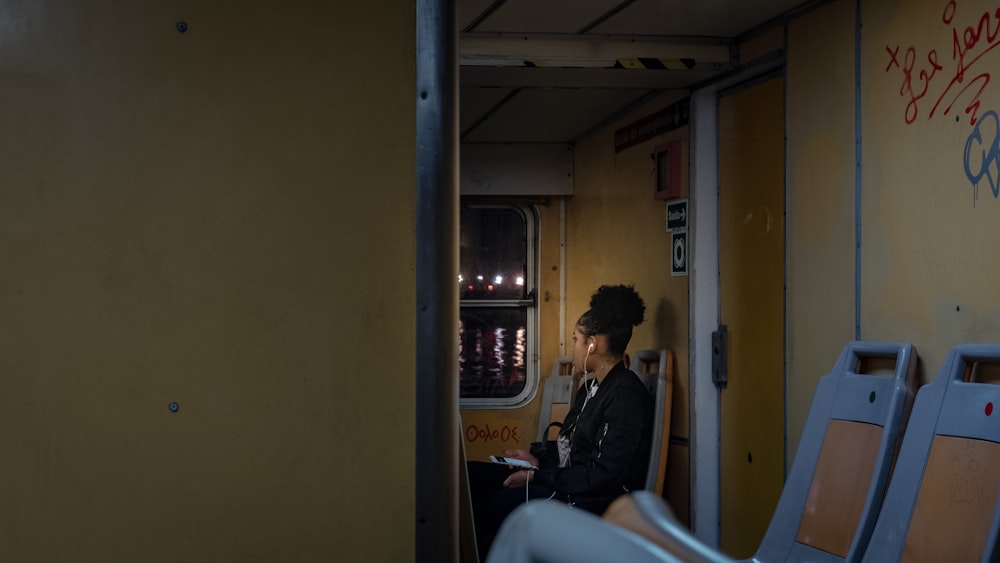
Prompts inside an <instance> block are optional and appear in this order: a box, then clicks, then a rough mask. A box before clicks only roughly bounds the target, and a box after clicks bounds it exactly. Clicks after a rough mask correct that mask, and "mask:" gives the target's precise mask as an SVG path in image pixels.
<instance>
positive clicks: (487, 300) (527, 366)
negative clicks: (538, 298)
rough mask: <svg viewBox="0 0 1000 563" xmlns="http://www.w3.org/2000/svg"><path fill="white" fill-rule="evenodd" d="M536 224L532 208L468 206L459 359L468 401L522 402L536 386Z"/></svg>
mask: <svg viewBox="0 0 1000 563" xmlns="http://www.w3.org/2000/svg"><path fill="white" fill-rule="evenodd" d="M536 223H537V219H536V218H535V214H534V212H533V211H532V210H531V209H530V208H529V207H524V206H518V205H463V206H462V209H461V216H460V219H459V225H460V227H459V230H460V235H459V245H460V251H459V274H458V287H459V297H460V299H461V301H460V307H459V323H458V332H459V355H458V365H459V389H460V396H461V403H462V406H463V407H467V408H468V407H491V408H495V407H502V406H514V405H517V404H519V403H520V402H522V401H523V400H525V399H526V398H528V397H529V396H530V395H531V393H532V392H533V391H534V386H535V382H536V381H537V379H538V378H537V376H536V375H535V374H536V372H537V369H536V367H535V360H534V357H535V348H536V346H537V344H536V340H537V336H536V335H537V332H538V330H537V326H536V324H537V323H536V320H535V319H536V317H537V315H536V303H535V266H534V261H535V255H536V249H535V246H536V244H537V242H536V238H535V232H536V230H537V225H536Z"/></svg>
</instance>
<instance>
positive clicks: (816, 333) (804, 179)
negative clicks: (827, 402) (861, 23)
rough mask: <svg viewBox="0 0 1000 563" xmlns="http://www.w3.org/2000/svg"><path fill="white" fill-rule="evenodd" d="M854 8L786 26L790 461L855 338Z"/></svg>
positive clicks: (844, 1)
mask: <svg viewBox="0 0 1000 563" xmlns="http://www.w3.org/2000/svg"><path fill="white" fill-rule="evenodd" d="M854 11H855V3H854V1H853V0H837V1H836V2H833V3H830V4H827V5H826V6H824V7H823V8H821V9H819V10H816V11H814V12H811V13H809V14H807V15H806V16H804V17H802V18H799V19H797V20H795V21H794V22H792V23H791V25H790V26H789V29H788V55H787V72H786V76H787V80H786V114H787V120H786V131H787V137H788V142H787V147H786V163H787V168H786V170H787V177H786V203H785V205H786V208H787V215H788V230H787V238H786V260H785V268H786V270H785V273H786V276H787V280H788V283H787V285H788V289H787V296H786V299H787V311H786V316H787V319H786V322H787V346H786V348H787V349H786V359H787V367H786V370H787V377H786V394H787V405H788V408H787V432H788V449H787V456H786V462H787V464H788V465H791V462H792V460H793V459H794V458H795V451H796V448H797V447H798V443H799V439H800V438H801V435H802V428H803V426H805V421H806V415H807V414H808V412H809V406H810V404H811V402H812V396H813V393H814V392H815V391H816V384H817V382H818V381H819V378H820V377H821V376H823V375H825V374H827V373H829V372H830V370H831V369H832V368H833V365H834V363H835V362H836V360H837V356H838V355H839V354H840V351H841V350H842V349H843V348H844V346H845V345H846V344H847V343H848V342H850V341H851V340H853V339H854V318H855V314H854V294H855V289H854V288H855V283H854V280H855V276H854V272H855V266H854V256H855V254H854V241H855V236H854V230H855V227H854V218H855V213H854V211H855V206H854V185H855V179H854V178H855V175H854V171H855V167H854V162H855V150H854V146H855V145H854V129H855V127H854V123H855V119H854Z"/></svg>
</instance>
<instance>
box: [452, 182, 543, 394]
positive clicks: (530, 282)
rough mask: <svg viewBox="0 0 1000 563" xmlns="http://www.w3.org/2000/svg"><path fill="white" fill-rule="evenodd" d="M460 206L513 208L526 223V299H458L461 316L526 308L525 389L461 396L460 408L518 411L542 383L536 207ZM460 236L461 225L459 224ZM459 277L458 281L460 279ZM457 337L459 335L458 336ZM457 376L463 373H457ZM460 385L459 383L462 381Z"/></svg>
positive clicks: (464, 204)
mask: <svg viewBox="0 0 1000 563" xmlns="http://www.w3.org/2000/svg"><path fill="white" fill-rule="evenodd" d="M460 207H461V208H462V209H510V210H512V211H515V212H517V213H518V214H520V215H521V218H522V219H523V221H524V243H525V270H526V271H525V273H524V297H523V298H520V299H462V298H461V297H459V302H458V311H459V315H461V313H462V309H463V308H465V307H477V308H505V309H514V308H520V307H523V308H525V309H526V310H527V318H526V319H525V327H524V328H525V332H526V335H525V374H524V388H523V389H521V392H520V393H518V394H517V395H514V396H512V397H502V398H501V397H461V396H459V408H461V409H515V408H519V407H522V406H524V405H525V404H527V403H528V402H530V401H531V400H532V399H534V397H535V394H536V393H537V392H538V382H539V379H540V377H539V371H538V370H539V367H538V365H539V357H538V355H539V351H538V350H539V340H540V337H539V326H538V317H539V311H538V307H539V303H538V264H539V254H540V252H539V250H540V249H539V245H540V239H539V236H538V232H539V224H538V222H539V220H538V213H537V211H536V210H535V207H534V206H533V205H530V204H527V203H520V202H512V201H492V200H491V201H477V200H475V199H465V198H462V201H461V204H460ZM459 232H460V233H461V224H460V225H459ZM457 275H458V274H456V280H457ZM455 336H456V337H458V335H457V334H456V335H455ZM456 374H457V375H458V376H459V377H461V374H460V373H459V372H458V371H457V370H456ZM459 383H460V382H459Z"/></svg>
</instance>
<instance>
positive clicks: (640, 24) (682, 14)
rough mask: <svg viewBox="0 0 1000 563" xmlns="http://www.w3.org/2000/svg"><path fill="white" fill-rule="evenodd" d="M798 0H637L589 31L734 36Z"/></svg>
mask: <svg viewBox="0 0 1000 563" xmlns="http://www.w3.org/2000/svg"><path fill="white" fill-rule="evenodd" d="M800 4H802V1H801V0H737V1H734V0H698V1H697V2H693V1H689V0H637V1H636V2H635V3H633V4H631V5H629V7H628V8H626V9H624V10H622V11H621V12H619V13H618V14H616V15H615V16H613V17H611V18H609V19H608V20H607V21H606V22H604V23H602V24H600V25H598V26H596V27H594V29H593V30H591V32H592V33H601V34H612V35H700V36H709V37H734V36H736V35H739V34H741V33H743V32H745V31H747V30H749V29H751V28H753V27H756V26H757V25H758V24H761V23H763V22H765V21H767V20H769V19H771V18H773V17H775V16H777V15H779V14H781V13H783V12H785V11H787V10H790V9H792V8H794V7H796V6H798V5H800Z"/></svg>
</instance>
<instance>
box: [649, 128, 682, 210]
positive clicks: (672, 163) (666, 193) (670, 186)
mask: <svg viewBox="0 0 1000 563" xmlns="http://www.w3.org/2000/svg"><path fill="white" fill-rule="evenodd" d="M653 160H654V161H655V162H656V193H655V197H656V199H657V200H664V199H677V198H679V197H681V142H680V141H671V142H669V143H666V144H664V145H660V146H658V147H656V148H654V149H653Z"/></svg>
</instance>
